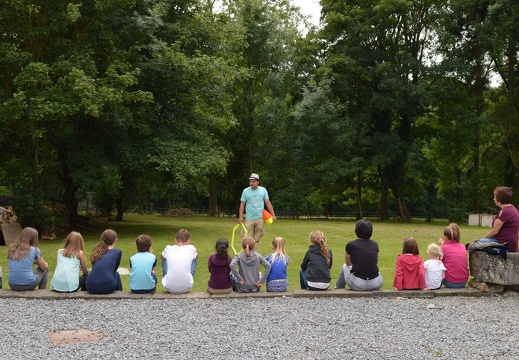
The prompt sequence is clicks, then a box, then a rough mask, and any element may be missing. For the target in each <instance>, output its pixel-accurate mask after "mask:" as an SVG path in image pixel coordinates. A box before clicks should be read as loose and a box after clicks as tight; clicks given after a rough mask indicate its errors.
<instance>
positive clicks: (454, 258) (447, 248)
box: [441, 240, 469, 283]
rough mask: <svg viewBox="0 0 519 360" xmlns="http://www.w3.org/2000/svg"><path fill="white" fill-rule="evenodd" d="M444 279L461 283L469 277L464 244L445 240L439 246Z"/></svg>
mask: <svg viewBox="0 0 519 360" xmlns="http://www.w3.org/2000/svg"><path fill="white" fill-rule="evenodd" d="M441 249H442V252H443V265H445V268H446V269H447V270H445V280H446V281H448V282H451V283H462V282H466V281H467V280H468V279H469V261H468V258H467V249H466V248H465V245H463V244H461V243H459V242H456V241H454V240H447V241H446V242H445V243H444V244H443V245H442V246H441Z"/></svg>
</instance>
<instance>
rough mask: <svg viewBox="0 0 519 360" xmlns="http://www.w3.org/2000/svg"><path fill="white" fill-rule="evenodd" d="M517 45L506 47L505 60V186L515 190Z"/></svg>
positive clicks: (517, 159) (517, 161) (517, 164)
mask: <svg viewBox="0 0 519 360" xmlns="http://www.w3.org/2000/svg"><path fill="white" fill-rule="evenodd" d="M516 54H517V45H516V44H515V43H511V44H510V45H509V47H508V51H507V58H508V71H507V73H508V74H507V75H508V87H507V107H506V108H507V120H508V131H507V132H506V133H507V137H506V148H507V150H508V151H507V162H506V163H507V164H506V165H507V167H506V169H505V184H503V185H507V186H513V187H514V189H517V186H518V179H517V169H518V168H519V141H518V139H517V138H518V135H519V134H518V130H517V125H516V123H517V119H516V118H517V111H516V106H517V105H516V100H515V91H516V90H515V88H516V81H515V76H516V75H515V66H516V63H517V55H516ZM516 196H517V195H516Z"/></svg>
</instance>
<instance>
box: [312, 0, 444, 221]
mask: <svg viewBox="0 0 519 360" xmlns="http://www.w3.org/2000/svg"><path fill="white" fill-rule="evenodd" d="M321 4H322V6H323V16H324V18H325V22H326V26H325V27H324V29H323V30H322V38H323V40H325V41H326V46H327V47H326V49H325V50H326V60H325V64H324V66H325V67H326V68H328V69H329V73H330V74H331V75H330V76H332V78H333V80H334V82H333V86H332V91H333V94H334V96H335V97H336V98H337V99H339V101H340V102H341V103H344V104H348V109H349V111H348V116H349V117H350V118H352V119H354V120H353V121H355V122H357V123H362V124H363V125H364V127H365V129H366V130H367V131H365V134H366V136H367V137H368V138H369V143H370V146H369V148H370V149H369V150H370V153H368V154H363V155H360V156H361V157H362V158H364V160H365V161H366V162H367V163H368V164H369V165H370V166H375V167H376V168H378V169H379V174H380V177H381V178H380V190H379V193H380V194H381V199H380V205H381V206H380V216H381V217H382V218H386V219H387V218H388V216H389V213H388V199H389V196H390V192H389V190H391V192H392V195H393V197H394V200H395V205H396V209H397V213H398V215H399V216H400V217H401V218H402V219H403V220H404V221H408V220H410V215H409V212H408V209H407V206H406V194H405V184H406V182H407V178H406V174H405V166H406V162H407V159H408V154H409V149H410V147H411V145H412V143H413V133H412V130H413V125H414V122H415V121H416V119H417V118H418V117H419V116H421V115H422V114H423V113H424V111H425V109H426V108H427V105H428V102H429V100H428V96H427V92H426V91H425V88H424V81H423V79H424V75H425V74H426V70H427V69H426V66H425V61H426V55H427V52H426V51H427V49H428V48H429V47H430V46H431V44H432V42H433V40H434V39H433V36H432V34H431V24H433V23H434V21H435V18H436V15H435V7H434V6H433V5H434V4H433V3H431V2H430V1H392V0H381V1H379V0H373V1H348V2H345V1H336V0H323V1H322V2H321ZM362 141H365V139H362ZM361 148H362V147H361ZM354 155H355V154H350V156H354ZM359 178H360V177H359Z"/></svg>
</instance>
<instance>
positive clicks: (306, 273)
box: [299, 230, 333, 290]
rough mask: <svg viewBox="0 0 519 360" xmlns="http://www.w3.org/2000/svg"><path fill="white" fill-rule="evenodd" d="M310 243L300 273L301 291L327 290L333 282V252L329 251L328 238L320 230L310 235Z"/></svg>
mask: <svg viewBox="0 0 519 360" xmlns="http://www.w3.org/2000/svg"><path fill="white" fill-rule="evenodd" d="M310 243H311V245H310V247H309V248H308V251H307V252H306V254H305V257H304V259H303V262H302V263H301V271H300V273H299V280H300V284H301V289H307V290H327V289H328V288H329V287H330V282H331V280H332V278H331V275H330V269H331V267H332V262H333V261H332V250H331V249H328V246H327V245H326V237H325V236H324V233H323V232H322V231H319V230H315V231H313V232H312V233H311V234H310Z"/></svg>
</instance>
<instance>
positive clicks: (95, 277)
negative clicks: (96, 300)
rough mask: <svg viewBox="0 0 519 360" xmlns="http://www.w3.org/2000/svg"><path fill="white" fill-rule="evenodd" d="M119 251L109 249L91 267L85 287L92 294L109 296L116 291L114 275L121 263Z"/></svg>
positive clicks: (120, 252) (116, 276)
mask: <svg viewBox="0 0 519 360" xmlns="http://www.w3.org/2000/svg"><path fill="white" fill-rule="evenodd" d="M122 254H123V252H122V250H121V249H109V250H108V251H107V252H105V253H104V254H103V256H101V258H100V259H99V260H97V261H96V262H95V263H94V264H93V265H92V271H90V273H89V274H88V277H87V281H86V287H87V290H88V292H89V293H92V294H111V293H113V292H114V291H115V290H116V289H117V278H118V275H119V274H116V272H117V269H118V268H119V264H120V263H121V256H122Z"/></svg>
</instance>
